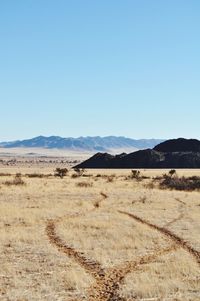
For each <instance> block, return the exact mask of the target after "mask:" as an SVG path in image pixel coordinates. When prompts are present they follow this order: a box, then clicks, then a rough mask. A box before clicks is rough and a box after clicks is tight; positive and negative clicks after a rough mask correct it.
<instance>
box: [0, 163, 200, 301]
mask: <svg viewBox="0 0 200 301" xmlns="http://www.w3.org/2000/svg"><path fill="white" fill-rule="evenodd" d="M53 170H54V166H51V165H48V164H47V165H43V166H42V165H41V166H38V165H36V166H34V165H32V166H31V165H29V166H28V165H23V164H22V166H20V164H18V165H17V166H7V165H5V166H1V169H0V267H1V269H0V300H1V301H36V300H37V301H47V300H48V301H64V300H65V301H82V300H89V301H95V300H98V301H108V300H109V301H114V300H115V301H127V300H149V301H151V300H177V301H186V300H193V301H199V300H200V193H199V191H193V192H186V191H176V190H168V189H167V190H166V189H165V190H163V189H160V188H159V187H157V186H156V185H155V186H151V185H149V183H150V182H151V181H152V178H153V177H155V176H159V175H162V174H163V173H166V172H168V171H166V170H140V173H141V175H143V176H145V177H146V178H145V177H144V179H142V180H141V181H138V180H136V179H132V178H131V177H130V174H131V171H130V170H86V171H84V173H83V174H82V175H78V176H77V174H76V173H75V172H74V171H73V170H72V169H71V170H70V171H69V172H68V174H67V175H66V176H65V177H64V178H59V177H55V176H54V175H53ZM16 173H21V176H20V178H21V180H22V183H19V184H13V180H14V179H15V175H16ZM177 173H178V174H179V175H186V176H192V175H196V176H200V170H179V171H177ZM30 174H34V175H36V176H33V177H29V176H28V175H30ZM37 175H43V176H41V177H39V176H37ZM45 175H46V176H45Z"/></svg>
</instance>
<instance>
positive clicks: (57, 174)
mask: <svg viewBox="0 0 200 301" xmlns="http://www.w3.org/2000/svg"><path fill="white" fill-rule="evenodd" d="M67 173H68V169H67V168H60V167H57V168H56V170H55V171H54V176H55V177H60V178H61V179H62V178H63V177H64V176H66V175H67Z"/></svg>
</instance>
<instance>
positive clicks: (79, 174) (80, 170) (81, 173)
mask: <svg viewBox="0 0 200 301" xmlns="http://www.w3.org/2000/svg"><path fill="white" fill-rule="evenodd" d="M74 171H75V172H76V174H77V177H81V176H82V175H83V174H84V172H85V169H84V168H82V169H81V168H74Z"/></svg>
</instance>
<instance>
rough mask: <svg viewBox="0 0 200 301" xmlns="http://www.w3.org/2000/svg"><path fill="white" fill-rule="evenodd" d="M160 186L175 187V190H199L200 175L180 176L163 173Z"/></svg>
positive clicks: (165, 187)
mask: <svg viewBox="0 0 200 301" xmlns="http://www.w3.org/2000/svg"><path fill="white" fill-rule="evenodd" d="M159 185H160V188H162V189H167V188H168V189H175V190H185V191H192V190H197V189H198V190H199V189H200V177H188V178H186V177H178V176H174V177H172V176H171V175H163V180H162V181H161V182H160V184H159Z"/></svg>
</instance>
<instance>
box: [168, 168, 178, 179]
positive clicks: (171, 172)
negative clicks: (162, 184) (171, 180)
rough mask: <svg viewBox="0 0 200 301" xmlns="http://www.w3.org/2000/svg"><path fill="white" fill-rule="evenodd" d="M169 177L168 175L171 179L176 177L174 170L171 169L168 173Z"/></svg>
mask: <svg viewBox="0 0 200 301" xmlns="http://www.w3.org/2000/svg"><path fill="white" fill-rule="evenodd" d="M169 175H170V176H171V177H173V176H174V175H176V170H175V169H171V170H170V171H169Z"/></svg>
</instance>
